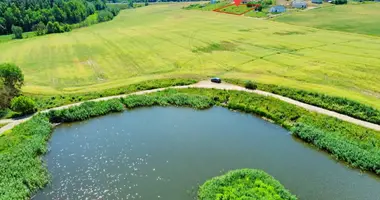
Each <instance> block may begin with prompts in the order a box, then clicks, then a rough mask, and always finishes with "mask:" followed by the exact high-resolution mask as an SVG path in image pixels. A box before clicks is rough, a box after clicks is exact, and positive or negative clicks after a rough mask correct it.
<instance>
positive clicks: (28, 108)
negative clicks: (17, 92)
mask: <svg viewBox="0 0 380 200" xmlns="http://www.w3.org/2000/svg"><path fill="white" fill-rule="evenodd" d="M11 109H12V110H13V111H16V112H19V113H21V114H24V115H25V114H32V113H34V112H36V111H37V108H36V103H35V102H34V101H33V99H31V98H30V97H26V96H19V97H15V98H13V99H12V101H11Z"/></svg>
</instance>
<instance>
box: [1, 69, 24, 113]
mask: <svg viewBox="0 0 380 200" xmlns="http://www.w3.org/2000/svg"><path fill="white" fill-rule="evenodd" d="M23 84H24V75H23V73H22V71H21V69H20V68H19V67H18V66H17V65H15V64H11V63H4V64H0V96H1V98H0V108H3V109H4V108H8V107H9V105H10V102H11V100H12V98H13V97H15V96H17V95H19V94H20V91H21V86H22V85H23Z"/></svg>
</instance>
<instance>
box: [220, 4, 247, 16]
mask: <svg viewBox="0 0 380 200" xmlns="http://www.w3.org/2000/svg"><path fill="white" fill-rule="evenodd" d="M250 9H251V10H252V8H248V7H247V6H246V5H239V6H235V5H233V6H228V7H226V8H222V9H220V11H222V12H229V13H236V14H241V13H243V12H245V11H247V10H250Z"/></svg>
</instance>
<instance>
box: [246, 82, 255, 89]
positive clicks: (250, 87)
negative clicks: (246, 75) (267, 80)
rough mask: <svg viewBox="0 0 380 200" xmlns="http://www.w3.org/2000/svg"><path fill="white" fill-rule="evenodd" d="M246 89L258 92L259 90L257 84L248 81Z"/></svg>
mask: <svg viewBox="0 0 380 200" xmlns="http://www.w3.org/2000/svg"><path fill="white" fill-rule="evenodd" d="M244 87H245V88H247V89H250V90H256V89H257V85H256V84H255V83H253V82H252V81H246V82H245V84H244Z"/></svg>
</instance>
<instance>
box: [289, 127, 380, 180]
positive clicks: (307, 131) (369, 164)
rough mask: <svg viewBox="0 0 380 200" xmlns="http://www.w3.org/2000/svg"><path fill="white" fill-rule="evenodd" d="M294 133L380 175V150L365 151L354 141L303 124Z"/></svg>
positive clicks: (352, 163) (341, 158)
mask: <svg viewBox="0 0 380 200" xmlns="http://www.w3.org/2000/svg"><path fill="white" fill-rule="evenodd" d="M292 133H293V134H294V135H295V136H297V137H299V138H301V139H302V140H304V141H305V142H308V143H312V144H314V145H315V146H317V147H318V148H320V149H322V150H325V151H327V152H329V153H331V154H333V155H334V156H335V157H336V158H337V159H339V160H343V161H345V162H347V163H349V164H351V165H352V166H354V167H358V168H360V169H362V170H367V171H372V172H375V173H377V174H380V149H379V148H370V149H365V148H362V147H361V145H360V144H359V143H358V142H356V141H354V140H348V139H347V138H343V137H340V136H339V135H336V134H332V133H330V132H327V131H322V130H319V129H317V128H315V127H313V126H310V125H306V124H302V123H298V124H296V126H294V127H293V128H292Z"/></svg>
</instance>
